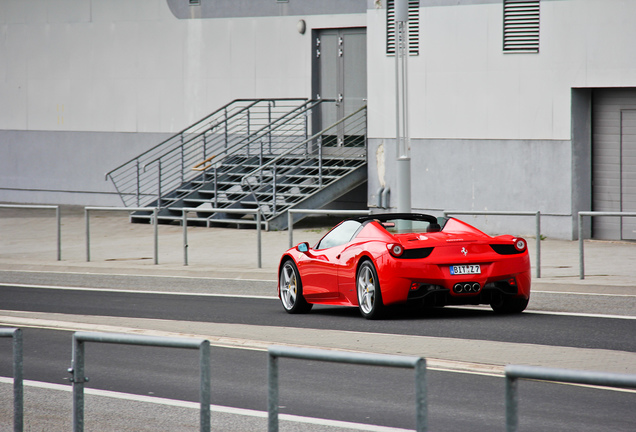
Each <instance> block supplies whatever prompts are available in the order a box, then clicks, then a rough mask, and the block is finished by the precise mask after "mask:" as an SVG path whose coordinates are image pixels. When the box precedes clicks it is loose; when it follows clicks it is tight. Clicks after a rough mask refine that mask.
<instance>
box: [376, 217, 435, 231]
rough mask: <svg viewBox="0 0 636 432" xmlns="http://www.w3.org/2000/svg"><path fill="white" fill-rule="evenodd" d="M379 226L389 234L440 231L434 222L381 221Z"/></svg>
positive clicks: (408, 220) (397, 219)
mask: <svg viewBox="0 0 636 432" xmlns="http://www.w3.org/2000/svg"><path fill="white" fill-rule="evenodd" d="M444 221H445V220H443V221H442V222H444ZM380 225H382V226H383V227H384V228H385V229H386V230H387V231H388V232H390V233H391V234H407V233H426V232H438V231H441V229H442V227H441V225H440V224H439V223H437V222H434V221H426V220H413V219H400V218H396V219H386V220H383V221H381V222H380Z"/></svg>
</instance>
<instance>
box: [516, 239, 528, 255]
mask: <svg viewBox="0 0 636 432" xmlns="http://www.w3.org/2000/svg"><path fill="white" fill-rule="evenodd" d="M514 242H515V249H517V250H518V251H519V252H523V251H524V250H526V241H525V240H524V239H522V238H518V239H515V240H514Z"/></svg>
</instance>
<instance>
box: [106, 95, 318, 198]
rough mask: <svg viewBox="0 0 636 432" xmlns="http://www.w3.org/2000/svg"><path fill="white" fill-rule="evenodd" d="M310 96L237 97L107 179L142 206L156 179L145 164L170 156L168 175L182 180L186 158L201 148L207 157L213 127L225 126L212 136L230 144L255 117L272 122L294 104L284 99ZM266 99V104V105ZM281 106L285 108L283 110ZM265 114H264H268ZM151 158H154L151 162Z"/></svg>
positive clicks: (169, 178)
mask: <svg viewBox="0 0 636 432" xmlns="http://www.w3.org/2000/svg"><path fill="white" fill-rule="evenodd" d="M306 100H307V99H306V98H281V99H237V100H235V101H232V102H231V103H229V104H227V105H225V106H224V107H222V108H220V109H218V110H216V111H215V112H214V113H212V114H210V115H208V116H206V117H204V118H203V119H201V120H199V121H198V122H197V123H194V124H193V125H190V126H188V127H187V128H185V129H183V130H182V131H180V132H179V133H177V134H175V135H173V136H171V137H170V138H168V139H166V140H164V141H162V142H161V143H159V144H157V145H156V146H154V147H152V148H151V149H149V150H147V151H145V152H143V153H142V154H140V155H139V156H137V157H135V158H133V159H131V160H129V161H127V162H125V163H123V164H121V165H120V166H118V167H117V168H115V169H113V170H111V171H109V172H108V173H107V174H106V175H105V178H106V180H108V178H110V179H111V180H112V181H113V184H114V186H115V190H116V191H117V193H118V194H119V196H120V198H121V199H122V201H123V203H124V205H125V206H130V204H132V203H130V200H131V199H132V200H135V199H136V203H137V206H139V205H141V204H143V201H144V200H145V199H146V198H151V197H152V196H153V195H154V194H153V193H152V192H149V190H150V189H154V183H155V179H154V178H151V177H148V174H146V175H144V174H143V173H142V172H141V171H140V170H141V169H142V167H143V165H148V164H149V163H152V162H154V161H155V160H156V159H159V158H161V157H166V156H167V157H168V159H169V162H168V165H166V166H164V167H163V168H164V170H165V171H166V172H168V174H166V173H164V174H165V176H164V179H165V178H168V181H173V182H176V181H181V182H182V181H183V180H184V179H185V176H186V174H185V173H186V171H187V170H186V169H185V165H186V164H188V163H190V161H189V160H188V161H186V159H191V158H192V157H196V156H197V155H198V153H199V152H203V155H204V156H203V158H205V157H206V156H205V153H206V147H207V146H209V142H208V141H207V140H206V137H207V136H208V135H207V134H209V133H210V131H213V130H214V129H216V128H218V127H223V126H224V130H223V131H222V132H221V133H219V134H213V135H212V136H211V139H212V142H213V143H218V142H219V141H221V142H225V144H226V146H227V144H228V140H229V139H231V138H235V137H237V136H239V135H243V134H244V131H245V129H247V130H248V132H249V127H250V122H251V121H254V120H255V121H256V123H257V124H262V123H266V124H267V123H271V122H272V116H273V117H275V118H277V117H278V116H280V115H281V114H283V113H286V112H287V111H288V110H287V109H285V107H289V106H292V105H290V104H287V105H286V104H284V102H290V101H293V102H304V101H306ZM281 102H283V104H281ZM263 103H265V104H266V106H263V105H262V104H263ZM294 105H295V104H294ZM260 106H263V108H265V109H266V111H262V110H261V109H259V108H258V107H260ZM281 109H282V110H283V112H281ZM253 110H257V111H256V116H254V115H252V114H250V113H252V111H253ZM273 110H274V111H273ZM262 114H264V117H263V115H262ZM198 144H201V146H198ZM194 145H197V147H196V148H194ZM149 160H152V161H151V162H148V161H149ZM175 168H176V171H175ZM176 176H178V177H176ZM164 181H165V180H164Z"/></svg>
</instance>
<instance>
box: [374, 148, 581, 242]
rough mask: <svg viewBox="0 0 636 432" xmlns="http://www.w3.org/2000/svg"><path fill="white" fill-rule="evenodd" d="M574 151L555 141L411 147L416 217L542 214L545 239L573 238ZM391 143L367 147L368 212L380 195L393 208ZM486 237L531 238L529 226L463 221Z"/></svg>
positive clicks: (510, 220)
mask: <svg viewBox="0 0 636 432" xmlns="http://www.w3.org/2000/svg"><path fill="white" fill-rule="evenodd" d="M571 154H572V150H571V143H570V142H569V141H560V140H440V139H429V140H423V139H416V140H413V141H412V142H411V183H412V189H411V197H412V208H413V211H422V212H430V213H433V214H438V215H439V214H441V212H442V211H444V210H473V211H488V210H491V211H492V210H496V211H532V212H536V211H540V212H541V213H542V233H543V235H546V236H548V237H553V238H570V236H571V225H570V224H571V214H572V204H571V188H572V184H571V178H572V160H571ZM395 158H396V154H395V141H394V140H390V139H371V140H370V141H369V180H368V190H369V204H370V205H375V204H376V203H377V191H378V190H379V188H380V187H390V188H391V195H392V196H391V209H392V210H395V207H396V205H397V193H398V190H397V177H396V173H395ZM463 218H465V219H467V220H472V221H474V222H476V223H477V224H478V225H477V226H478V227H480V228H481V229H483V230H484V231H486V232H488V233H490V234H503V233H511V234H519V235H534V233H535V222H534V219H532V218H528V217H517V216H515V217H503V216H487V217H478V218H473V217H470V218H466V217H463Z"/></svg>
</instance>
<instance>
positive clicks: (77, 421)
mask: <svg viewBox="0 0 636 432" xmlns="http://www.w3.org/2000/svg"><path fill="white" fill-rule="evenodd" d="M68 371H69V373H70V374H71V381H72V383H73V432H83V431H84V382H86V381H88V380H87V378H86V377H85V376H84V342H83V341H82V340H79V339H77V338H76V337H75V336H73V359H72V363H71V368H70V369H69V370H68Z"/></svg>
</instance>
